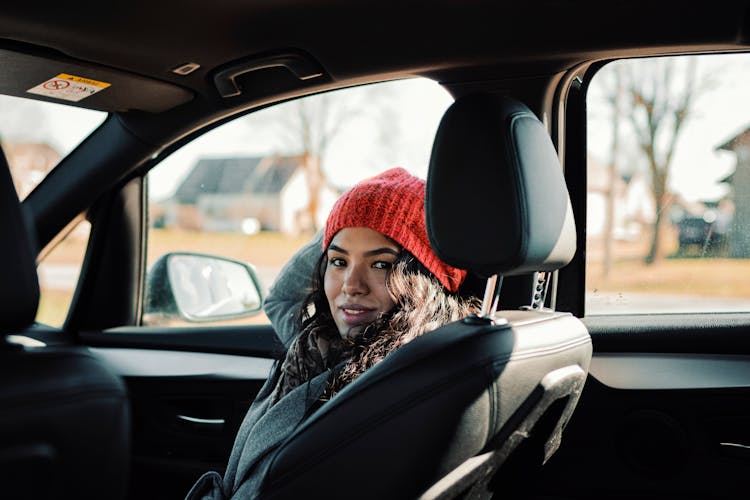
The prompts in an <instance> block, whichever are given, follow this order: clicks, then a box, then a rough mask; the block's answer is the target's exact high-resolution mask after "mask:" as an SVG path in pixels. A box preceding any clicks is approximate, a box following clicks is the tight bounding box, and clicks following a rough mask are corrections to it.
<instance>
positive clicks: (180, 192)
mask: <svg viewBox="0 0 750 500" xmlns="http://www.w3.org/2000/svg"><path fill="white" fill-rule="evenodd" d="M300 165H301V160H300V157H298V156H292V157H289V156H287V157H284V156H273V157H265V158H264V157H240V158H202V159H200V160H199V161H198V162H197V163H196V164H195V166H194V167H193V168H192V169H191V171H190V173H188V175H187V176H186V177H185V179H184V180H183V181H182V183H181V184H180V185H179V187H178V188H177V191H176V192H175V195H174V197H175V199H176V200H177V202H178V203H180V204H194V203H196V201H197V200H198V196H200V195H203V194H216V193H224V194H240V193H248V194H274V193H279V192H280V191H281V190H282V189H283V188H284V186H285V185H286V183H287V182H289V179H290V178H291V177H292V174H294V172H295V171H296V170H297V168H299V167H300Z"/></svg>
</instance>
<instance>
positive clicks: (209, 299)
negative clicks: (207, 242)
mask: <svg viewBox="0 0 750 500" xmlns="http://www.w3.org/2000/svg"><path fill="white" fill-rule="evenodd" d="M262 307H263V294H262V292H261V287H260V284H259V282H258V277H257V276H256V275H255V270H254V269H253V267H252V266H250V265H248V264H246V263H244V262H240V261H237V260H233V259H227V258H224V257H216V256H213V255H204V254H198V253H191V252H172V253H168V254H165V255H163V256H161V257H159V259H158V260H157V261H156V262H155V263H154V265H153V266H152V267H151V269H150V270H149V271H148V273H147V275H146V298H145V301H144V308H143V309H144V310H143V318H144V323H147V324H160V323H164V322H165V321H170V320H174V319H178V320H183V321H189V322H196V323H197V322H206V321H220V320H226V319H235V318H242V317H246V316H251V315H253V314H257V313H259V312H260V311H261V309H262Z"/></svg>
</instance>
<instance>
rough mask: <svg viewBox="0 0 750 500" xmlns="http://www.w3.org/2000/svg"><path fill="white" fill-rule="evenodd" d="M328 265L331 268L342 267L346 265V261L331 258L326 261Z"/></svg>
mask: <svg viewBox="0 0 750 500" xmlns="http://www.w3.org/2000/svg"><path fill="white" fill-rule="evenodd" d="M328 263H329V264H330V265H332V266H333V267H342V266H345V265H346V261H345V260H344V259H342V258H340V257H331V258H330V259H328Z"/></svg>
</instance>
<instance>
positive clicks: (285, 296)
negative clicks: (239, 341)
mask: <svg viewBox="0 0 750 500" xmlns="http://www.w3.org/2000/svg"><path fill="white" fill-rule="evenodd" d="M424 193H425V183H424V181H422V180H421V179H419V178H417V177H414V176H412V175H410V174H409V173H408V172H406V171H405V170H404V169H401V168H394V169H390V170H388V171H386V172H383V173H382V174H380V175H378V176H376V177H373V178H371V179H367V180H365V181H362V182H360V183H359V184H357V185H356V186H354V187H353V188H352V189H350V190H349V191H347V192H346V193H344V195H343V196H342V197H341V198H339V200H338V201H337V202H336V204H335V205H334V207H333V209H332V211H331V214H330V215H329V217H328V221H327V222H326V227H325V231H324V232H323V234H322V235H321V236H322V250H323V253H322V255H321V254H320V251H321V238H317V239H316V241H315V242H313V243H312V244H309V245H307V246H306V247H305V248H304V249H302V250H301V251H300V252H298V254H297V255H296V256H295V257H294V258H293V259H292V261H290V262H289V263H288V264H287V265H286V266H285V267H284V269H282V271H281V274H280V277H279V279H278V280H277V282H276V283H275V284H274V286H273V287H272V289H271V293H270V294H269V297H268V299H267V301H266V305H265V310H266V313H267V314H268V316H269V318H270V319H271V322H272V323H273V325H274V328H275V330H276V332H277V334H278V335H279V338H280V339H281V341H282V343H284V345H285V347H287V352H286V355H285V356H284V359H283V361H281V362H280V363H277V364H276V365H275V366H274V369H273V370H272V371H271V375H270V376H269V378H268V380H267V381H266V384H265V385H264V386H263V388H262V389H261V390H260V392H259V393H258V395H257V397H256V399H255V401H254V402H253V404H252V406H251V407H250V410H249V411H248V414H247V416H246V417H245V420H244V422H243V424H242V427H241V428H240V431H239V433H238V435H237V438H236V440H235V444H234V448H233V450H232V456H231V457H230V460H229V465H228V467H227V472H226V474H225V476H224V479H223V484H222V479H221V477H220V476H219V475H218V474H216V473H215V472H212V473H207V474H206V475H204V476H203V477H202V478H201V479H200V480H199V481H198V483H197V484H196V485H195V486H194V487H193V489H192V490H191V492H190V493H189V494H188V498H193V499H194V498H201V499H213V498H227V497H234V498H251V497H253V496H254V495H255V494H256V492H257V491H258V490H259V488H260V486H261V481H262V479H263V477H264V475H265V471H266V467H267V466H268V465H269V463H270V459H271V458H272V456H273V453H272V451H273V450H275V449H276V448H277V447H278V445H279V444H281V443H282V442H283V440H284V439H285V438H286V437H288V436H289V435H290V434H291V433H292V432H293V431H294V429H295V428H296V427H297V426H298V425H299V424H300V423H301V422H302V421H303V420H304V419H305V418H306V417H307V416H309V415H310V414H311V413H312V412H314V411H315V410H316V409H317V408H318V407H319V406H320V405H322V404H324V402H325V401H327V400H328V399H330V398H331V397H333V396H334V395H335V394H336V393H337V392H338V391H339V390H341V388H343V387H344V386H345V385H347V384H348V383H350V382H351V381H353V380H354V379H355V378H357V377H358V376H359V375H360V374H362V373H363V372H364V371H365V370H366V369H367V368H369V367H371V366H372V365H374V364H375V363H377V362H378V361H380V360H381V359H383V357H385V356H386V355H387V354H389V353H390V352H392V351H393V350H394V349H396V348H398V347H399V346H401V345H404V344H405V343H407V342H409V341H411V340H413V339H414V338H416V337H417V336H419V335H422V334H424V333H427V332H429V331H431V330H434V329H436V328H438V327H439V326H441V325H444V324H446V323H448V322H451V321H455V320H457V319H459V318H461V317H464V316H467V315H468V314H470V313H472V312H476V311H477V309H478V304H477V302H476V301H475V300H473V299H468V300H464V299H462V298H461V297H459V295H458V293H457V292H458V288H459V286H460V285H461V283H462V282H463V280H464V279H465V277H466V272H465V271H463V270H460V269H457V268H454V267H452V266H449V265H447V264H445V263H444V262H442V261H440V259H438V257H437V256H436V255H435V253H434V252H433V251H432V248H431V247H430V243H429V239H428V237H427V231H426V226H425V213H424ZM310 274H312V287H311V290H312V291H311V292H310V293H309V294H308V295H307V296H306V297H304V294H302V297H301V296H300V295H301V294H300V290H304V288H305V287H304V286H301V284H304V283H309V280H310V278H309V277H307V278H305V275H307V276H309V275H310Z"/></svg>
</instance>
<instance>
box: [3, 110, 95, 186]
mask: <svg viewBox="0 0 750 500" xmlns="http://www.w3.org/2000/svg"><path fill="white" fill-rule="evenodd" d="M106 117H107V113H104V112H102V111H92V110H89V109H82V108H78V107H74V106H66V105H63V104H54V103H50V102H43V101H35V100H32V99H23V98H20V97H10V96H0V145H2V149H3V151H4V152H5V156H6V157H7V159H8V164H9V165H10V172H11V175H12V176H13V182H14V183H15V186H16V191H17V192H18V197H19V199H21V200H23V199H24V198H26V196H27V195H28V194H29V193H30V192H31V191H32V190H33V189H34V188H35V187H36V186H37V184H39V183H40V182H41V181H42V179H44V177H46V176H47V174H48V173H49V172H50V171H51V170H52V169H53V168H55V166H56V165H57V164H58V163H59V161H60V160H61V159H62V158H64V157H65V156H66V155H67V154H68V153H70V152H71V151H72V150H73V149H74V148H75V147H76V146H78V144H80V143H81V141H83V139H85V138H86V137H87V136H88V135H89V134H90V133H91V132H92V131H93V130H94V129H95V128H97V127H98V126H99V125H101V123H102V122H103V121H104V119H105V118H106Z"/></svg>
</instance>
